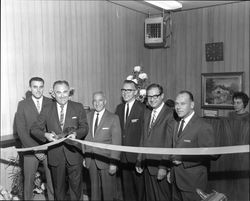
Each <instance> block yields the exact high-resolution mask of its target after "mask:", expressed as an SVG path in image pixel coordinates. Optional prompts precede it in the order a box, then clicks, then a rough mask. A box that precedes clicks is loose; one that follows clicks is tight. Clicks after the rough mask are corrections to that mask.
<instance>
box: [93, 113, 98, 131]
mask: <svg viewBox="0 0 250 201" xmlns="http://www.w3.org/2000/svg"><path fill="white" fill-rule="evenodd" d="M98 117H99V113H96V119H95V126H94V134H95V132H96V129H97V127H98V120H99V118H98Z"/></svg>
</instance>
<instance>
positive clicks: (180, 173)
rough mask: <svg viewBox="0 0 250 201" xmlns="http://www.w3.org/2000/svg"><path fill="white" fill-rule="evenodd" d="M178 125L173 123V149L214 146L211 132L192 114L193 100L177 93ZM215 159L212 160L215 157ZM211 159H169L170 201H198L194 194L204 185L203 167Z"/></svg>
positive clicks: (182, 157) (203, 187)
mask: <svg viewBox="0 0 250 201" xmlns="http://www.w3.org/2000/svg"><path fill="white" fill-rule="evenodd" d="M175 110H176V113H177V115H178V116H179V118H180V119H181V120H180V121H179V122H176V123H175V129H174V136H173V147H174V148H196V147H213V146H215V139H214V131H213V129H212V126H211V125H209V124H208V123H206V122H205V121H204V120H203V119H201V118H200V117H199V116H198V115H196V114H195V112H194V98H193V95H192V93H191V92H189V91H181V92H180V93H179V94H178V95H177V97H176V100H175ZM215 158H216V157H215ZM210 159H212V157H211V156H204V155H202V156H199V155H197V156H188V155H185V156H184V155H183V156H181V155H174V156H172V161H173V164H174V166H173V168H172V170H171V183H172V189H173V200H174V201H177V200H178V201H196V200H197V201H199V200H200V197H199V196H198V194H197V193H196V189H197V188H199V189H201V190H203V191H205V190H206V186H207V164H208V162H209V160H210Z"/></svg>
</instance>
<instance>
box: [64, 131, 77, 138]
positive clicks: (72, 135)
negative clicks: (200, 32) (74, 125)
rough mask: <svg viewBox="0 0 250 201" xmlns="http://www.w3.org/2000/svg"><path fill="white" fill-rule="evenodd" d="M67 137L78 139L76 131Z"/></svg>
mask: <svg viewBox="0 0 250 201" xmlns="http://www.w3.org/2000/svg"><path fill="white" fill-rule="evenodd" d="M66 138H71V139H76V132H72V133H71V134H69V135H68V136H67V137H66Z"/></svg>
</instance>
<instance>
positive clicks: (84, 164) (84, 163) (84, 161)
mask: <svg viewBox="0 0 250 201" xmlns="http://www.w3.org/2000/svg"><path fill="white" fill-rule="evenodd" d="M82 165H83V167H85V168H86V160H85V159H83V161H82Z"/></svg>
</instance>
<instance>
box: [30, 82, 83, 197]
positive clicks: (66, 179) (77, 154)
mask: <svg viewBox="0 0 250 201" xmlns="http://www.w3.org/2000/svg"><path fill="white" fill-rule="evenodd" d="M53 91H54V96H55V100H56V101H55V102H53V103H52V104H49V105H47V106H46V107H45V108H44V109H43V110H42V112H41V113H40V115H39V116H38V120H37V122H36V123H35V124H33V126H32V128H31V133H32V135H33V136H34V137H35V138H37V139H39V140H40V141H42V142H51V141H55V140H58V139H59V138H61V137H67V138H73V139H75V138H76V139H83V138H84V137H85V136H86V135H87V133H88V123H87V117H86V113H85V111H84V109H83V105H82V104H81V103H77V102H73V101H70V100H69V98H70V87H69V83H68V82H67V81H65V80H58V81H56V82H54V84H53ZM77 145H78V144H74V143H72V142H71V141H64V142H62V143H60V144H57V145H56V146H53V147H50V148H49V149H48V163H49V165H50V167H51V173H52V181H53V186H54V192H55V200H66V193H67V192H68V189H67V187H69V195H70V200H80V199H81V196H82V189H83V188H82V160H83V157H82V152H81V148H80V147H78V146H77Z"/></svg>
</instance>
